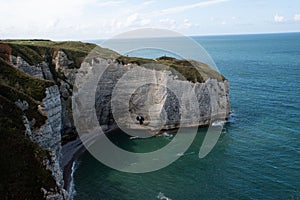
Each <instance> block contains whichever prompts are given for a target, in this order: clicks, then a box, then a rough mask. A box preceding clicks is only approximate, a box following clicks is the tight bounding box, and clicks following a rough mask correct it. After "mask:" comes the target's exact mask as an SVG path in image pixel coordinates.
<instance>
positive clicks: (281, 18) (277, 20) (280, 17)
mask: <svg viewBox="0 0 300 200" xmlns="http://www.w3.org/2000/svg"><path fill="white" fill-rule="evenodd" d="M274 21H275V22H277V23H280V22H284V21H285V18H284V16H280V15H278V14H276V15H275V16H274Z"/></svg>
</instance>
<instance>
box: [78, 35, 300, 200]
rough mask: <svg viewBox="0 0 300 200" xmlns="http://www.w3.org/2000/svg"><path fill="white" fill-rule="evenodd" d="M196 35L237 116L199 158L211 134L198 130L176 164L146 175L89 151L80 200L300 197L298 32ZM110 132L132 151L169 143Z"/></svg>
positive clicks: (82, 166)
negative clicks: (220, 76) (225, 83)
mask: <svg viewBox="0 0 300 200" xmlns="http://www.w3.org/2000/svg"><path fill="white" fill-rule="evenodd" d="M193 39H194V40H196V41H197V42H199V43H200V44H201V45H202V46H203V47H204V48H205V49H206V50H207V52H208V53H209V54H210V55H211V57H212V58H213V60H214V61H215V63H216V65H217V67H218V69H219V70H220V72H221V73H222V74H223V75H224V76H225V77H226V78H227V79H228V80H229V82H230V86H231V91H230V99H231V110H232V114H231V117H230V119H229V121H228V122H227V123H226V124H225V126H224V129H223V131H222V135H221V137H220V138H219V140H218V142H217V144H216V146H215V147H214V149H213V150H212V151H211V152H210V153H209V154H208V156H206V157H205V158H203V159H199V157H198V152H199V148H200V146H201V144H202V141H203V138H204V137H205V134H206V131H207V129H206V128H199V130H198V134H197V137H196V139H195V140H194V142H193V144H192V145H191V146H190V148H189V149H188V150H187V151H186V152H185V153H184V154H183V155H182V156H180V158H179V159H178V160H177V161H176V162H174V163H172V164H171V165H169V166H168V167H166V168H163V169H161V170H158V171H155V172H150V173H144V174H130V173H124V172H119V171H116V170H113V169H110V168H109V167H107V166H105V165H103V164H102V163H100V162H98V161H97V160H96V159H95V158H94V157H93V156H91V155H90V154H89V152H86V153H84V154H83V155H82V157H81V158H80V159H79V161H78V162H77V163H76V171H75V173H74V184H75V186H74V189H75V195H74V197H73V198H74V199H75V200H88V199H118V200H129V199H132V200H137V199H145V200H148V199H149V200H151V199H153V200H154V199H164V198H163V197H166V198H169V199H172V200H195V199H196V200H197V199H297V198H298V199H299V198H300V33H285V34H261V35H232V36H201V37H193ZM144 53H145V52H144ZM152 56H154V55H152V54H151V53H149V55H146V57H152ZM109 137H110V139H111V140H112V141H113V142H114V143H115V144H118V145H119V146H121V147H123V148H125V149H128V150H130V151H133V152H147V151H152V150H155V149H158V148H160V147H162V146H164V145H167V144H168V142H170V138H167V137H154V138H150V139H138V140H130V139H129V138H128V137H127V136H126V135H125V134H123V133H122V132H116V133H113V134H111V135H110V136H109ZM95 145H97V143H95ZM166 198H165V199H166Z"/></svg>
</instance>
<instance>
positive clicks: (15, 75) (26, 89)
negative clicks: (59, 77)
mask: <svg viewBox="0 0 300 200" xmlns="http://www.w3.org/2000/svg"><path fill="white" fill-rule="evenodd" d="M0 83H3V84H5V85H8V86H10V87H12V88H15V89H16V90H18V91H20V92H22V93H24V94H27V95H28V96H30V97H32V98H33V99H35V100H38V101H42V99H43V98H44V97H45V88H47V87H50V86H52V85H54V83H53V82H51V81H46V80H43V79H39V78H35V77H32V76H30V75H27V74H26V73H24V72H22V71H20V70H18V69H16V68H15V67H13V66H11V65H9V64H8V63H6V62H5V61H3V60H2V59H1V58H0Z"/></svg>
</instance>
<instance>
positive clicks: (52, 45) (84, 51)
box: [0, 40, 118, 68]
mask: <svg viewBox="0 0 300 200" xmlns="http://www.w3.org/2000/svg"><path fill="white" fill-rule="evenodd" d="M1 43H2V44H5V45H8V47H9V48H11V54H12V55H14V56H20V57H22V58H23V59H24V60H25V61H26V62H28V63H29V64H31V65H35V64H38V63H41V62H42V61H45V55H47V54H48V55H54V54H55V53H56V52H57V51H58V50H63V51H64V52H65V53H66V54H67V56H68V58H69V59H70V60H72V61H74V65H73V66H70V67H75V68H79V67H80V65H81V63H82V61H83V60H84V58H85V57H86V56H87V55H88V54H89V53H90V52H91V51H92V50H93V51H95V52H97V55H100V56H101V57H103V58H112V57H116V56H118V54H117V53H116V52H114V51H112V50H110V49H106V48H101V47H99V46H97V45H95V44H91V43H84V42H79V41H64V42H54V41H50V40H0V45H1ZM96 47H97V48H96ZM0 53H1V46H0Z"/></svg>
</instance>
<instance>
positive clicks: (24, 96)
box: [0, 58, 56, 199]
mask: <svg viewBox="0 0 300 200" xmlns="http://www.w3.org/2000/svg"><path fill="white" fill-rule="evenodd" d="M51 85H53V83H52V82H49V81H45V80H41V79H37V78H33V77H31V76H29V75H27V74H25V73H24V72H22V71H19V70H17V69H15V68H14V67H13V66H11V65H9V64H8V63H6V62H5V61H4V60H2V58H0V198H1V199H43V193H42V191H41V188H42V187H43V188H45V189H47V190H50V188H52V189H53V190H55V189H56V183H55V180H54V178H53V177H52V174H51V172H50V171H49V170H46V169H45V166H44V164H43V162H44V161H45V160H48V159H49V152H48V151H47V150H46V149H43V148H41V147H40V146H38V145H37V144H36V143H33V142H32V141H31V140H30V139H29V138H28V137H27V136H26V135H25V127H24V125H23V114H25V115H26V116H27V117H28V119H29V120H30V121H32V120H33V121H35V123H34V124H33V127H35V128H38V127H39V126H41V125H43V124H44V123H45V120H46V119H47V118H46V117H45V116H42V115H41V114H40V113H39V112H38V111H37V106H38V105H39V104H40V102H41V100H42V99H43V98H44V96H45V88H46V87H49V86H51ZM18 99H21V100H22V101H26V102H27V103H28V105H29V106H28V109H26V110H24V111H22V110H21V109H20V108H19V107H17V106H16V104H15V102H16V101H18ZM23 112H24V113H23Z"/></svg>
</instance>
